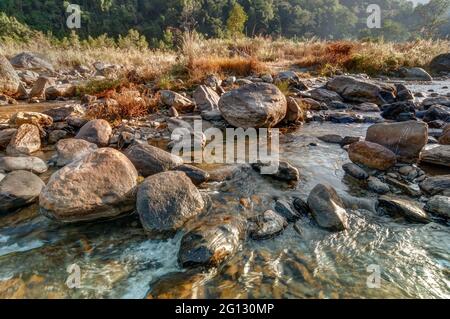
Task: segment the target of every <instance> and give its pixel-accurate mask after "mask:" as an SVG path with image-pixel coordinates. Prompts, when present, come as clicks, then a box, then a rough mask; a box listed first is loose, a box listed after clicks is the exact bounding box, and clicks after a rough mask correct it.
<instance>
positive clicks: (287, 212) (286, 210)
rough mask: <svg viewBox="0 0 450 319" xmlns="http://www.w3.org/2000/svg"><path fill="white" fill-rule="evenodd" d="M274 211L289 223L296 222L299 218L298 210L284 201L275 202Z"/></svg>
mask: <svg viewBox="0 0 450 319" xmlns="http://www.w3.org/2000/svg"><path fill="white" fill-rule="evenodd" d="M297 204H299V203H297ZM275 211H276V212H277V213H278V214H280V215H281V216H282V217H283V218H285V219H286V220H287V221H288V222H290V223H293V222H295V221H297V220H298V219H299V218H300V217H301V214H300V213H299V212H298V210H297V209H296V208H295V207H293V206H292V205H291V204H290V203H288V202H287V201H285V200H277V201H276V203H275Z"/></svg>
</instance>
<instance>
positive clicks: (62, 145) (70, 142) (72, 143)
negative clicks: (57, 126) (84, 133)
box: [56, 138, 98, 166]
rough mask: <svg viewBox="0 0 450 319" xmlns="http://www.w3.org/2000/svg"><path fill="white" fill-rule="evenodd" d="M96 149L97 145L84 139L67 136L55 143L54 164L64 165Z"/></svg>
mask: <svg viewBox="0 0 450 319" xmlns="http://www.w3.org/2000/svg"><path fill="white" fill-rule="evenodd" d="M97 149H98V147H97V145H96V144H94V143H90V142H88V141H85V140H78V139H75V138H67V139H63V140H59V141H58V143H56V154H57V161H56V165H58V166H65V165H67V164H70V163H72V162H73V161H76V160H79V159H80V158H82V157H84V156H86V155H87V154H90V153H92V152H94V151H96V150H97Z"/></svg>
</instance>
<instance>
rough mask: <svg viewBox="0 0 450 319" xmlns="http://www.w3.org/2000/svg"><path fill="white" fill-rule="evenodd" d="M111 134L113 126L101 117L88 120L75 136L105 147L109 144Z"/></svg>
mask: <svg viewBox="0 0 450 319" xmlns="http://www.w3.org/2000/svg"><path fill="white" fill-rule="evenodd" d="M111 135H112V128H111V126H110V125H109V123H108V122H107V121H105V120H101V119H100V120H92V121H89V122H87V123H86V124H85V125H84V126H83V127H82V128H81V129H80V131H79V132H78V134H77V135H76V136H75V138H77V139H82V140H85V141H88V142H91V143H94V144H97V145H98V146H99V147H104V146H108V144H109V139H110V138H111Z"/></svg>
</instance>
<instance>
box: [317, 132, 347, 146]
mask: <svg viewBox="0 0 450 319" xmlns="http://www.w3.org/2000/svg"><path fill="white" fill-rule="evenodd" d="M318 139H319V140H321V141H322V142H325V143H331V144H341V143H342V141H343V139H344V138H343V137H342V136H340V135H338V134H326V135H322V136H319V137H318Z"/></svg>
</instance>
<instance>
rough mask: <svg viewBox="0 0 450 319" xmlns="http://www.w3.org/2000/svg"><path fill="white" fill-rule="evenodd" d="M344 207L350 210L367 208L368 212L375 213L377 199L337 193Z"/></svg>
mask: <svg viewBox="0 0 450 319" xmlns="http://www.w3.org/2000/svg"><path fill="white" fill-rule="evenodd" d="M339 197H340V198H341V199H342V202H343V203H344V206H345V208H346V209H351V210H360V209H363V210H367V211H369V212H373V213H376V211H377V205H378V201H377V200H374V199H371V198H360V197H355V196H351V195H349V194H347V193H341V194H339Z"/></svg>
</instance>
